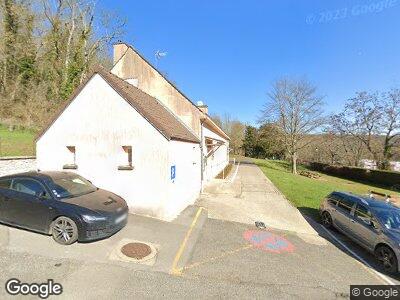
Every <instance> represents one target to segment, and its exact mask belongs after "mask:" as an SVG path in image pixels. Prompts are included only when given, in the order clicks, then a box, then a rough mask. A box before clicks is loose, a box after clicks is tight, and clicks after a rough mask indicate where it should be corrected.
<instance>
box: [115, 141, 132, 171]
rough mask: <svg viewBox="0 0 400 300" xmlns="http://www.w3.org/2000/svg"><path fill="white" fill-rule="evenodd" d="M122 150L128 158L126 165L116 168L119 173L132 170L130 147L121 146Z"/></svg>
mask: <svg viewBox="0 0 400 300" xmlns="http://www.w3.org/2000/svg"><path fill="white" fill-rule="evenodd" d="M121 147H122V150H123V151H124V152H125V153H126V155H127V157H128V164H126V165H120V166H118V170H119V171H131V170H133V151H132V146H128V145H124V146H121Z"/></svg>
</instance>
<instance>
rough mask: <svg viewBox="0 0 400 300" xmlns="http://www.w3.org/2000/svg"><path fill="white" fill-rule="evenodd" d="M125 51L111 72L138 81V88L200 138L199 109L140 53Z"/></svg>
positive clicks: (130, 50)
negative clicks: (156, 100) (162, 105)
mask: <svg viewBox="0 0 400 300" xmlns="http://www.w3.org/2000/svg"><path fill="white" fill-rule="evenodd" d="M114 51H116V50H114ZM125 51H126V52H124V54H122V57H121V58H120V59H119V60H118V61H117V62H116V64H115V65H114V67H113V69H112V70H111V72H112V73H113V74H115V75H117V76H118V77H120V78H123V79H137V87H138V88H139V89H141V90H143V91H144V92H146V93H147V94H149V95H151V96H153V97H154V98H156V99H158V100H159V101H161V102H162V103H163V104H164V105H165V106H166V107H168V108H169V109H170V110H171V111H173V112H174V113H175V114H176V115H177V116H179V117H180V119H181V120H182V122H184V123H185V124H186V125H187V126H188V127H189V128H191V129H192V130H193V131H194V133H195V134H196V135H197V136H198V137H200V118H201V115H202V113H201V112H200V111H199V109H198V108H197V107H196V106H194V105H193V104H192V103H191V102H190V101H189V100H188V99H186V98H185V97H184V96H183V95H182V94H181V93H180V92H179V91H177V90H176V88H175V87H174V86H173V85H171V84H170V83H169V82H168V81H167V80H166V79H165V78H164V77H163V76H162V75H161V74H160V73H159V72H158V71H157V70H155V69H154V68H153V67H152V66H151V65H150V64H148V63H147V62H146V61H145V60H144V59H143V58H142V57H141V56H140V55H139V54H138V53H136V52H135V51H133V50H132V49H131V48H130V47H128V48H126V50H125ZM119 55H121V54H119Z"/></svg>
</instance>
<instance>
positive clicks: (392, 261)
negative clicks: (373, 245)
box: [375, 246, 397, 273]
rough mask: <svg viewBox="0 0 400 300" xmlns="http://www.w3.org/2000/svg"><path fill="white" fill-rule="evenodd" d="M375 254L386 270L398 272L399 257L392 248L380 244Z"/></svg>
mask: <svg viewBox="0 0 400 300" xmlns="http://www.w3.org/2000/svg"><path fill="white" fill-rule="evenodd" d="M375 256H376V258H377V259H378V261H379V262H380V263H381V265H382V267H383V269H384V270H385V271H386V272H388V273H396V272H397V258H396V255H395V254H394V252H393V250H392V249H390V248H389V247H387V246H380V247H379V248H378V249H376V251H375Z"/></svg>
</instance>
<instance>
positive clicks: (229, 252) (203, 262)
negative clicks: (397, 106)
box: [181, 245, 253, 272]
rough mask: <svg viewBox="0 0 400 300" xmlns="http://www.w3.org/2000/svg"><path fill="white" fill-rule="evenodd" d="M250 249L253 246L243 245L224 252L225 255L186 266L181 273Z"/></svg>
mask: <svg viewBox="0 0 400 300" xmlns="http://www.w3.org/2000/svg"><path fill="white" fill-rule="evenodd" d="M250 248H253V245H245V246H242V247H240V248H238V249H234V250H231V251H227V252H225V253H223V254H221V255H219V256H216V257H212V258H209V259H206V260H204V261H201V262H197V263H193V264H191V265H188V266H186V267H183V269H181V272H182V271H183V270H187V269H191V268H194V267H198V266H201V265H204V264H206V263H209V262H212V261H215V260H217V259H220V258H224V257H226V256H228V255H232V254H235V253H238V252H240V251H243V250H246V249H250Z"/></svg>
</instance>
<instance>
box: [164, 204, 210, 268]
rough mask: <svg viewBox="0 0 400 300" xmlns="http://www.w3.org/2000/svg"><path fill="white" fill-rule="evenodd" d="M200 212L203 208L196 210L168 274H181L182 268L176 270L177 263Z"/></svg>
mask: <svg viewBox="0 0 400 300" xmlns="http://www.w3.org/2000/svg"><path fill="white" fill-rule="evenodd" d="M202 210H203V207H200V208H199V209H198V211H197V213H196V216H195V217H194V219H193V221H192V224H190V227H189V230H188V231H187V232H186V235H185V238H184V239H183V241H182V243H181V245H180V247H179V250H178V252H177V253H176V255H175V258H174V262H173V263H172V268H171V272H170V273H171V274H173V275H181V274H182V268H177V266H178V262H179V259H180V258H181V256H182V253H183V251H184V250H185V247H186V243H187V241H188V240H189V237H190V235H191V234H192V231H193V228H194V226H195V225H196V223H197V220H198V218H199V216H200V213H201V211H202Z"/></svg>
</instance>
